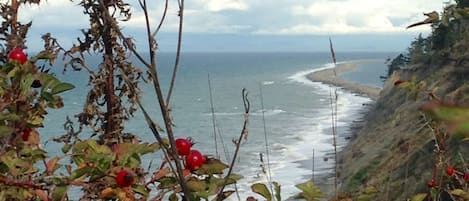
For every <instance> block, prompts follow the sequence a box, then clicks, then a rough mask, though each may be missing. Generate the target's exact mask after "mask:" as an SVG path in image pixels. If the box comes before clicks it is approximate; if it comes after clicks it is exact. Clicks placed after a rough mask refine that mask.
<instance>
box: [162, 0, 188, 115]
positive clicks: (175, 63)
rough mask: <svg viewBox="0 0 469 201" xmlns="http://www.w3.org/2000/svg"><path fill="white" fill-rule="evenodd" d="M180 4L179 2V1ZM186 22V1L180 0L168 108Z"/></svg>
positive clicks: (167, 100) (167, 101) (167, 99)
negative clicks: (176, 41) (176, 42)
mask: <svg viewBox="0 0 469 201" xmlns="http://www.w3.org/2000/svg"><path fill="white" fill-rule="evenodd" d="M178 2H179V1H178ZM183 22H184V0H180V3H179V30H178V44H177V50H176V60H175V61H174V68H173V75H172V77H171V83H170V85H169V89H168V95H167V96H166V104H167V105H166V106H167V107H169V100H171V95H172V93H173V88H174V83H175V81H176V74H177V70H178V68H179V60H180V58H181V44H182V28H183V24H184V23H183Z"/></svg>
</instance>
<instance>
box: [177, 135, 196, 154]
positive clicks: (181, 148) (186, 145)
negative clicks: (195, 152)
mask: <svg viewBox="0 0 469 201" xmlns="http://www.w3.org/2000/svg"><path fill="white" fill-rule="evenodd" d="M175 143H176V148H177V150H178V154H179V155H180V156H187V155H189V153H190V151H191V147H192V143H191V141H190V140H188V139H183V138H178V139H176V141H175Z"/></svg>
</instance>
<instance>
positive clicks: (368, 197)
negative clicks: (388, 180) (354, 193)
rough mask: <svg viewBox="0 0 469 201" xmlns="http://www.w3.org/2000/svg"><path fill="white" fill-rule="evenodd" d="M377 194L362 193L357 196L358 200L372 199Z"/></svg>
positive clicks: (367, 200)
mask: <svg viewBox="0 0 469 201" xmlns="http://www.w3.org/2000/svg"><path fill="white" fill-rule="evenodd" d="M374 197H375V195H370V194H361V195H359V196H358V197H357V201H371V200H374Z"/></svg>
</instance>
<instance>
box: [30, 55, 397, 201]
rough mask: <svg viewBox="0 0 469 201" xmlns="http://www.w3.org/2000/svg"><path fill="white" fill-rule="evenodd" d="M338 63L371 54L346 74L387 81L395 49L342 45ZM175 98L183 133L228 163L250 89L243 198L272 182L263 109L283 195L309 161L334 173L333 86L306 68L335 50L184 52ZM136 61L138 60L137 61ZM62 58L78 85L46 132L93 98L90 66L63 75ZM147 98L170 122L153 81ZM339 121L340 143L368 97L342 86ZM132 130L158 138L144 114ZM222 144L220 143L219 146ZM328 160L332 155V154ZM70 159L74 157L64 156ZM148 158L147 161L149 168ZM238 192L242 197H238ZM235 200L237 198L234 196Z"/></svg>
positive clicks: (305, 173) (240, 165)
mask: <svg viewBox="0 0 469 201" xmlns="http://www.w3.org/2000/svg"><path fill="white" fill-rule="evenodd" d="M336 55H337V60H338V62H348V61H355V60H364V61H366V62H365V63H364V64H360V65H359V66H358V68H357V70H356V71H354V72H348V73H344V74H343V75H341V76H342V78H343V79H347V80H351V81H356V82H360V83H364V84H368V85H372V86H381V85H382V82H381V80H380V79H379V76H380V75H384V74H386V65H385V64H384V61H385V59H386V58H388V57H393V56H395V55H396V53H341V52H337V53H336ZM174 56H175V54H173V53H159V54H158V64H159V73H160V79H161V82H162V85H163V86H164V89H167V86H168V85H169V81H170V80H169V77H170V76H169V75H170V73H171V69H172V67H173V65H174V64H173V63H174ZM181 59H182V60H181V65H180V69H179V72H178V77H177V81H176V85H175V89H174V95H173V97H172V99H171V106H172V110H173V113H172V115H173V118H174V123H175V129H174V130H175V134H176V136H177V137H183V138H186V137H191V138H192V139H193V140H194V141H195V142H196V144H195V145H194V147H193V148H194V149H199V150H200V151H201V152H202V153H204V154H206V155H212V156H216V155H217V153H218V155H219V156H220V158H221V160H222V161H225V162H226V163H229V161H231V156H232V154H233V151H234V146H233V143H232V140H233V139H234V138H238V136H239V134H240V132H241V129H242V125H243V121H244V116H243V110H244V108H243V102H242V99H241V90H242V88H246V89H247V90H248V93H249V94H248V98H249V101H250V103H251V112H250V119H249V135H248V138H247V140H246V141H243V143H242V145H241V151H240V155H239V159H238V160H237V161H236V166H235V170H234V172H235V173H237V174H241V175H243V176H244V178H243V179H242V180H240V181H239V183H238V184H237V189H238V192H239V194H240V197H241V199H242V200H245V199H246V197H247V196H255V194H254V193H252V192H251V190H250V185H252V184H253V183H256V182H264V183H265V182H266V177H265V174H264V173H263V172H262V167H261V165H262V162H261V160H260V154H263V155H264V165H265V167H268V166H267V164H265V163H267V160H266V154H265V152H266V143H265V136H264V124H263V118H262V117H263V112H264V117H265V127H266V133H267V136H268V137H267V139H268V144H267V146H268V148H269V153H270V155H269V156H270V157H269V159H270V170H271V171H270V172H271V174H272V180H273V181H277V182H278V183H279V184H280V185H281V189H282V198H284V199H286V198H288V197H291V196H294V195H295V194H297V193H299V190H297V189H296V188H295V186H294V185H295V184H299V183H301V182H305V181H307V180H308V179H309V178H311V177H312V175H313V170H312V169H311V168H307V167H305V166H304V165H302V163H304V161H311V163H313V161H312V158H313V150H314V156H315V157H314V159H315V160H314V164H315V168H314V175H319V174H327V173H331V172H332V169H331V168H332V167H333V164H334V160H333V158H330V157H331V155H328V154H327V153H331V152H333V146H332V133H331V131H330V127H331V116H330V114H331V110H330V96H329V93H330V87H329V86H328V85H324V84H321V83H317V82H311V81H309V80H307V79H306V77H305V75H306V74H308V73H311V72H313V71H316V70H318V69H323V68H331V67H333V64H331V63H330V62H331V57H330V54H329V53H298V52H295V53H184V54H183V55H182V57H181ZM89 63H90V66H93V65H96V64H97V63H99V57H90V60H89ZM136 65H139V63H138V62H136ZM60 66H61V65H60V64H57V67H55V68H54V72H55V73H56V74H57V75H58V76H59V77H60V79H62V80H64V81H67V82H71V83H73V84H74V85H75V86H76V88H75V89H74V90H72V91H69V92H66V93H64V94H63V98H64V103H65V107H64V108H62V109H59V110H50V111H49V115H48V116H47V117H46V120H45V127H44V128H42V129H40V130H39V131H40V133H41V135H42V136H43V138H44V139H48V138H50V137H53V136H58V135H61V134H63V133H64V130H63V123H64V122H65V118H66V117H67V116H70V117H73V115H74V114H77V113H79V112H80V111H81V110H82V106H83V103H84V101H85V98H86V93H87V90H88V89H89V86H87V80H88V75H87V74H86V73H84V72H72V71H68V72H67V73H66V74H62V73H61V72H62V67H60ZM208 75H210V81H211V86H212V94H213V105H214V114H215V119H216V130H217V131H218V132H219V134H217V139H218V140H217V142H218V144H217V146H215V141H214V133H213V124H212V113H211V107H210V96H209V93H210V92H209V88H208ZM141 88H142V89H143V94H142V96H143V104H144V106H145V107H146V108H147V109H148V110H149V111H150V114H151V115H152V116H153V117H154V118H155V120H156V121H157V122H159V123H160V125H163V123H162V121H161V118H160V116H161V115H160V113H159V110H158V108H159V107H158V106H157V103H158V102H157V100H156V98H155V97H156V96H155V95H154V91H153V89H152V86H151V85H149V84H145V83H143V82H142V84H141ZM261 88H262V91H263V94H262V95H263V100H264V102H263V104H264V110H262V107H261V94H260V89H261ZM338 93H339V99H338V126H339V130H338V133H339V146H344V145H345V143H346V140H345V138H346V136H347V135H348V134H349V132H350V131H349V129H348V127H347V125H350V123H351V122H353V121H354V120H356V119H357V117H358V115H359V114H360V111H362V110H363V109H364V104H367V103H370V102H371V100H370V99H369V98H366V97H362V96H357V95H355V94H352V93H350V92H348V91H345V90H341V89H339V91H338ZM125 129H126V131H127V132H131V133H134V134H137V135H138V136H139V137H140V139H141V140H142V141H147V142H154V141H155V139H154V137H153V135H152V134H151V131H150V129H149V128H148V126H147V125H146V123H145V120H144V118H143V116H142V115H141V114H140V113H137V114H136V115H135V117H134V118H133V119H131V120H130V121H128V122H127V123H126V128H125ZM58 146H59V145H58V144H56V143H54V142H47V143H46V144H45V148H46V149H47V150H49V155H50V156H54V155H61V152H60V149H59V148H58ZM215 147H218V150H215ZM161 158H162V156H161V154H159V153H158V154H154V155H151V156H148V157H145V158H144V164H145V165H148V164H149V163H150V161H153V163H152V164H153V168H157V167H158V166H159V164H158V161H160V160H161ZM326 159H329V160H326ZM63 162H67V161H63ZM145 165H144V167H146V166H145ZM232 197H233V199H235V198H236V196H234V195H233V196H232ZM235 200H236V199H235Z"/></svg>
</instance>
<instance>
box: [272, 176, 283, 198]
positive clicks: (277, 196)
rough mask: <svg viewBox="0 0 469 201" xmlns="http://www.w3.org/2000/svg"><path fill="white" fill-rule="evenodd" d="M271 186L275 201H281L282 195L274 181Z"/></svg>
mask: <svg viewBox="0 0 469 201" xmlns="http://www.w3.org/2000/svg"><path fill="white" fill-rule="evenodd" d="M272 184H273V185H274V191H275V199H277V201H280V200H282V195H281V194H280V184H278V183H277V182H275V181H274V182H272Z"/></svg>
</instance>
